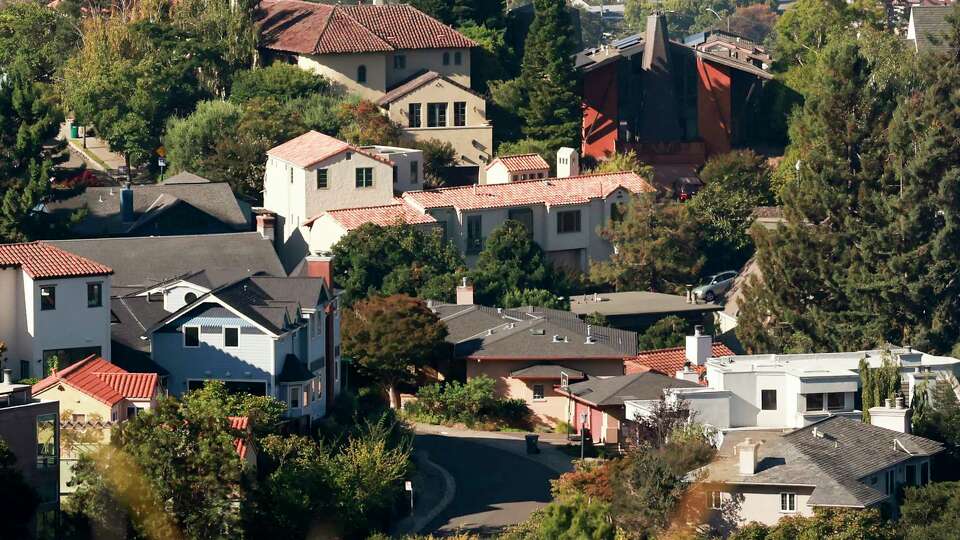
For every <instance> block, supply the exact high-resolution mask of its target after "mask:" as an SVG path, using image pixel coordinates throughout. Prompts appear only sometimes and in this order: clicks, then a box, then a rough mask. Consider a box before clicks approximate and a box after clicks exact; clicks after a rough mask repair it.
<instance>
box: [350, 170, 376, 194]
mask: <svg viewBox="0 0 960 540" xmlns="http://www.w3.org/2000/svg"><path fill="white" fill-rule="evenodd" d="M368 173H369V177H368ZM361 176H362V177H363V178H362V181H361ZM353 178H354V182H353V185H354V187H355V188H356V189H370V188H372V187H373V167H357V168H356V169H354V170H353ZM368 182H369V183H368Z"/></svg>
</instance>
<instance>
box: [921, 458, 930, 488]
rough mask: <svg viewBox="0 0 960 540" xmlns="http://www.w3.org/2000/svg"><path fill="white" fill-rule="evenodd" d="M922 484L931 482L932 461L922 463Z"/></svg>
mask: <svg viewBox="0 0 960 540" xmlns="http://www.w3.org/2000/svg"><path fill="white" fill-rule="evenodd" d="M919 482H920V485H921V486H925V485H927V484H928V483H930V462H929V461H924V462H923V463H921V464H920V480H919Z"/></svg>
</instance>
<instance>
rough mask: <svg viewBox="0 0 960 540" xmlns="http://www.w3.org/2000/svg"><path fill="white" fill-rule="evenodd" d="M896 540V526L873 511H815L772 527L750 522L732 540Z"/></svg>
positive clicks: (818, 509)
mask: <svg viewBox="0 0 960 540" xmlns="http://www.w3.org/2000/svg"><path fill="white" fill-rule="evenodd" d="M788 538H789V539H796V540H819V539H830V540H844V539H854V538H857V539H865V540H866V539H869V540H897V539H898V538H899V535H898V534H897V530H896V527H895V526H894V525H893V524H891V523H890V522H888V521H886V520H885V519H884V518H883V517H882V516H881V515H880V511H879V510H878V509H876V508H871V509H866V510H861V509H852V508H817V509H816V510H814V515H813V516H809V517H808V516H785V517H783V518H781V519H780V521H779V522H777V524H776V525H774V526H766V525H760V524H758V523H751V524H749V525H747V526H746V527H743V528H742V529H740V530H738V531H735V532H734V533H733V534H732V535H731V536H730V539H731V540H786V539H788Z"/></svg>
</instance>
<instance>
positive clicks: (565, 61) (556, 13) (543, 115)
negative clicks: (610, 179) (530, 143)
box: [520, 0, 581, 148]
mask: <svg viewBox="0 0 960 540" xmlns="http://www.w3.org/2000/svg"><path fill="white" fill-rule="evenodd" d="M533 5H534V9H535V12H536V15H535V16H534V19H533V24H532V25H531V26H530V31H529V33H528V34H527V40H526V42H525V45H524V53H523V64H522V68H521V72H520V81H521V82H520V85H521V88H522V91H523V96H524V98H525V99H524V100H523V102H522V103H521V106H520V111H521V116H522V117H523V120H524V123H523V127H522V131H523V134H524V136H526V137H528V138H531V139H536V140H540V141H544V142H545V143H546V144H548V145H549V146H551V147H552V148H557V147H560V146H572V147H574V148H577V147H578V146H579V145H578V143H579V140H580V122H581V114H580V98H579V93H578V82H577V78H576V70H574V68H573V56H574V54H575V53H576V48H577V43H576V36H575V32H574V30H573V24H572V22H571V20H570V14H569V12H568V11H567V6H566V2H564V1H563V0H534V1H533Z"/></svg>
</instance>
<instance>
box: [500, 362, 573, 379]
mask: <svg viewBox="0 0 960 540" xmlns="http://www.w3.org/2000/svg"><path fill="white" fill-rule="evenodd" d="M563 373H566V374H567V376H568V377H570V378H571V379H573V380H576V379H583V378H584V377H585V375H584V374H583V372H582V371H578V370H576V369H572V368H568V367H566V366H561V365H560V364H534V365H532V366H527V367H525V368H522V369H517V370H514V371H511V372H510V376H511V377H513V378H515V379H559V378H560V375H561V374H563Z"/></svg>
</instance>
